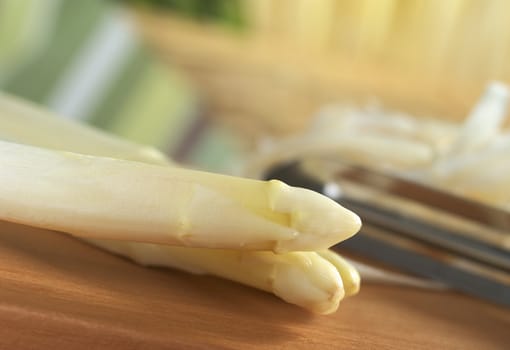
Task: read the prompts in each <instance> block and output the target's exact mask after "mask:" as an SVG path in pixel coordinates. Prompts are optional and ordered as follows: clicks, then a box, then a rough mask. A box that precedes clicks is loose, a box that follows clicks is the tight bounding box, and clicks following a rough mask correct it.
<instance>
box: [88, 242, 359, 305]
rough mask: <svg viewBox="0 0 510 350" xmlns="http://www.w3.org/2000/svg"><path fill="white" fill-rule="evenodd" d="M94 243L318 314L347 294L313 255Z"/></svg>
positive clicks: (327, 266)
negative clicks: (215, 278) (224, 280)
mask: <svg viewBox="0 0 510 350" xmlns="http://www.w3.org/2000/svg"><path fill="white" fill-rule="evenodd" d="M94 244H96V245H99V246H100V247H103V248H105V249H107V250H109V251H112V252H115V253H117V254H120V255H124V256H128V257H130V258H131V259H133V260H134V261H136V262H138V263H139V264H142V265H148V266H163V267H173V268H178V269H181V270H185V271H188V272H191V273H195V274H210V275H214V276H219V277H223V278H227V279H229V280H233V281H237V282H240V283H243V284H246V285H248V286H251V287H255V288H258V289H261V290H264V291H267V292H271V293H273V294H275V295H276V296H278V297H280V298H281V299H283V300H285V301H286V302H288V303H291V304H295V305H298V306H301V307H303V308H305V309H308V310H310V311H313V312H315V313H319V314H329V313H332V312H334V311H336V309H337V308H338V305H339V303H340V301H341V300H342V299H343V297H344V295H345V292H344V287H343V282H342V280H343V276H341V273H340V272H341V271H339V270H337V269H336V266H335V265H333V264H331V263H330V262H329V261H328V260H327V259H323V258H322V257H321V256H320V255H319V254H317V253H315V252H290V253H285V254H275V253H273V252H269V251H242V250H217V249H216V250H215V249H204V248H182V247H171V246H165V245H162V244H150V243H131V242H124V243H123V244H118V242H114V241H106V240H101V241H98V240H96V241H94ZM332 254H334V253H332ZM342 271H343V270H342ZM346 277H347V276H346ZM347 278H348V277H347ZM347 280H348V281H350V280H349V279H347ZM358 287H359V286H358ZM349 288H350V289H349V290H351V287H349Z"/></svg>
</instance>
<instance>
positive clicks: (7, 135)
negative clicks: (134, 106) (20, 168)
mask: <svg viewBox="0 0 510 350" xmlns="http://www.w3.org/2000/svg"><path fill="white" fill-rule="evenodd" d="M0 118H1V119H0V123H1V124H0V139H2V140H5V141H13V142H19V143H26V144H29V145H34V146H39V147H43V148H51V149H56V150H66V151H70V152H76V153H83V154H91V155H95V156H99V157H101V156H103V157H112V158H120V159H130V160H135V161H141V162H146V163H152V164H162V165H166V164H168V163H169V162H170V161H169V159H168V158H166V157H165V155H164V154H163V153H161V152H160V151H158V150H157V149H155V148H153V147H148V146H144V145H140V144H137V143H134V142H131V141H127V140H124V139H121V138H119V137H116V136H114V135H112V134H107V133H105V132H103V131H101V130H98V129H94V128H90V127H86V126H84V125H82V124H79V123H76V122H74V121H72V120H67V119H64V118H61V117H58V116H56V115H54V114H52V113H50V112H49V111H46V110H44V109H42V108H40V107H38V106H37V105H35V104H32V103H30V102H27V101H23V100H21V99H19V98H16V97H14V96H10V95H6V94H4V93H1V92H0ZM63 145H72V147H71V148H72V149H67V148H62V146H63Z"/></svg>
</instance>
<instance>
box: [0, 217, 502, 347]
mask: <svg viewBox="0 0 510 350" xmlns="http://www.w3.org/2000/svg"><path fill="white" fill-rule="evenodd" d="M509 344H510V312H509V310H508V309H502V308H499V307H496V306H494V305H490V304H486V303H483V302H480V301H477V300H474V299H471V298H469V297H466V296H463V295H458V294H455V293H450V292H449V293H445V292H427V291H423V290H418V289H410V288H398V287H390V286H379V285H368V284H367V285H363V286H362V291H361V293H360V294H359V295H358V296H356V297H355V298H351V299H348V300H346V301H344V303H343V304H342V305H341V308H340V310H339V311H338V312H337V313H336V314H334V315H331V316H315V315H311V314H309V313H307V312H305V311H302V310H301V309H299V308H297V307H294V306H292V305H288V304H286V303H284V302H282V301H280V300H279V299H277V298H276V297H273V296H272V295H270V294H267V293H263V292H260V291H257V290H254V289H251V288H247V287H244V286H241V285H238V284H235V283H231V282H228V281H224V280H221V279H217V278H214V277H207V276H192V275H189V274H186V273H181V272H178V271H172V270H165V269H148V268H143V267H140V266H137V265H135V264H133V263H131V262H130V261H128V260H125V259H122V258H119V257H115V256H112V255H110V254H108V253H105V252H103V251H100V250H98V249H96V248H94V247H92V246H89V245H87V244H85V243H82V242H80V241H78V240H76V239H74V238H71V237H69V236H67V235H64V234H59V233H53V232H47V231H42V230H35V229H30V228H24V227H20V226H14V225H11V224H5V223H2V224H1V225H0V349H17V350H22V349H53V350H56V349H73V350H78V349H183V348H186V349H187V348H192V349H194V348H197V349H200V348H204V349H205V348H208V349H209V348H226V349H271V348H272V349H314V348H316V349H329V348H331V349H411V348H412V349H505V348H507V347H508V345H509Z"/></svg>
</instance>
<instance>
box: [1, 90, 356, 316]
mask: <svg viewBox="0 0 510 350" xmlns="http://www.w3.org/2000/svg"><path fill="white" fill-rule="evenodd" d="M2 102H9V103H10V105H9V106H10V107H11V108H9V109H6V103H2ZM16 105H17V106H16ZM13 106H14V107H17V108H15V112H16V113H14V114H12V111H13V108H12V107H13ZM6 110H7V111H10V112H11V114H8V113H6ZM20 112H23V113H22V114H23V117H24V118H23V122H22V123H16V122H15V118H16V116H20ZM45 121H49V122H50V123H46V122H45ZM49 126H51V128H49ZM0 128H1V129H2V130H3V131H4V133H5V134H7V135H9V136H10V137H9V139H11V140H14V141H17V142H22V143H27V144H35V145H38V146H52V147H54V148H56V149H62V150H67V151H76V150H77V149H79V150H81V151H83V152H86V153H89V151H91V150H93V151H97V150H99V151H100V154H102V155H109V156H112V157H119V158H128V159H137V160H141V161H145V162H148V163H154V162H155V163H167V162H166V161H163V162H161V161H160V160H161V159H163V160H164V156H158V157H154V156H153V155H154V154H157V153H158V152H156V151H151V150H150V149H148V150H149V152H146V151H143V152H139V149H140V148H142V149H144V150H145V149H147V148H145V147H138V148H137V146H136V145H135V146H134V147H133V145H132V144H130V143H128V142H127V141H124V140H122V139H118V138H109V135H106V134H105V136H106V137H102V135H103V134H100V136H101V137H97V132H96V131H95V130H93V129H91V128H88V127H87V126H85V125H82V124H78V123H74V122H71V121H65V120H62V119H59V118H58V117H57V116H53V115H50V114H49V113H47V112H44V111H42V110H39V108H37V107H35V106H32V105H29V104H27V103H26V102H23V101H20V100H14V99H12V98H10V97H5V96H4V97H3V99H2V96H1V95H0ZM13 128H14V130H13ZM70 128H71V130H74V133H75V137H73V138H71V139H67V140H66V139H61V138H57V137H54V136H55V135H60V134H61V133H65V132H67V131H68V130H69V129H70ZM92 144H93V145H94V149H91V148H87V145H92ZM83 147H85V149H83ZM130 149H131V151H130ZM133 155H134V157H133ZM140 155H141V156H140ZM168 163H169V162H168ZM87 241H89V242H91V243H93V244H95V245H98V246H100V247H102V248H104V249H106V250H109V251H112V252H114V253H117V254H121V255H124V256H127V257H130V258H131V259H133V260H135V261H137V262H139V263H142V264H149V265H157V266H168V267H174V268H178V269H181V270H186V271H189V272H193V273H209V274H214V275H216V276H219V277H223V278H228V279H231V280H234V281H237V282H241V283H244V284H247V285H250V286H254V287H256V288H260V289H263V290H266V291H269V292H273V293H274V294H275V295H277V296H279V297H280V298H282V299H283V300H286V301H287V302H290V303H294V304H296V305H299V306H301V307H304V308H306V309H309V310H311V311H314V312H319V313H327V312H333V311H334V310H336V308H337V307H338V303H339V301H340V300H341V298H342V296H343V294H344V292H343V287H342V279H346V280H350V279H351V277H350V276H352V271H351V272H349V275H345V269H343V268H342V269H340V270H339V271H338V272H340V275H339V274H338V272H336V273H335V272H333V271H332V270H331V266H333V265H331V264H330V263H329V262H328V261H326V260H324V259H322V260H321V258H320V257H319V256H318V255H317V254H315V253H313V252H302V253H299V254H295V253H288V254H280V255H275V254H272V253H264V254H262V255H261V253H260V252H250V251H243V252H235V251H225V250H211V249H193V248H181V247H171V246H163V245H154V244H145V243H135V242H127V241H107V240H98V239H94V240H92V239H89V240H87ZM155 251H156V252H157V253H155ZM289 254H290V255H289ZM233 256H237V257H238V259H233V258H232V257H233ZM335 256H336V254H334V253H333V252H331V254H330V255H329V257H330V258H331V259H332V260H333V261H335ZM262 257H263V258H262ZM239 259H242V263H241V264H240V260H239ZM262 261H263V263H262ZM310 262H314V263H313V264H310ZM290 265H295V266H294V268H293V269H292V271H293V274H292V278H291V279H290V280H289V276H290V275H288V274H286V273H283V272H282V271H288V270H289V269H290ZM252 271H258V272H257V273H255V274H253V273H252ZM277 271H278V272H277ZM318 275H320V276H322V278H320V279H317V278H318ZM340 276H341V278H340ZM269 281H272V283H269ZM358 282H359V281H358ZM357 288H359V286H358V287H357ZM357 288H356V289H357ZM348 294H352V293H350V290H348Z"/></svg>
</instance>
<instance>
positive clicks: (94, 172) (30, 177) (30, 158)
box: [0, 142, 360, 252]
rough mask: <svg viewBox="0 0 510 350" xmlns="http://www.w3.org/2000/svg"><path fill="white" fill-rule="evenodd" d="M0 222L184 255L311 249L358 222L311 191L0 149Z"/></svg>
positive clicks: (344, 234) (341, 236) (29, 149)
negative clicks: (171, 248) (180, 250)
mask: <svg viewBox="0 0 510 350" xmlns="http://www.w3.org/2000/svg"><path fill="white" fill-rule="evenodd" d="M0 155H1V157H0V219H3V220H7V221H12V222H18V223H22V224H26V225H32V226H37V227H42V228H47V229H53V230H59V231H64V232H68V233H71V234H73V235H76V236H80V237H88V238H104V239H117V240H130V241H138V242H148V243H162V244H171V245H179V246H189V247H204V248H222V249H247V250H272V251H275V252H286V251H294V250H317V249H327V248H328V247H330V246H332V245H334V244H336V243H338V242H340V241H343V240H345V239H347V238H349V237H350V236H352V235H353V234H355V233H356V232H357V231H358V229H359V227H360V220H359V218H358V217H357V216H356V215H355V214H354V213H352V212H351V211H349V210H347V209H345V208H343V207H342V206H340V205H339V204H337V203H336V202H334V201H333V200H331V199H329V198H327V197H325V196H322V195H320V194H318V193H316V192H314V191H310V190H307V189H303V188H297V187H290V186H288V185H286V184H284V183H283V182H281V181H277V180H271V181H258V180H251V179H243V178H237V177H232V176H225V175H219V174H212V173H205V172H200V171H194V170H187V169H180V168H173V167H162V166H157V165H149V164H143V163H139V162H133V161H126V160H119V159H113V158H103V157H95V156H88V155H82V154H78V153H71V152H62V151H54V150H48V149H43V148H38V147H33V146H26V145H21V144H16V143H10V142H0Z"/></svg>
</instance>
